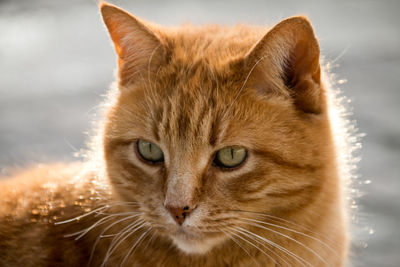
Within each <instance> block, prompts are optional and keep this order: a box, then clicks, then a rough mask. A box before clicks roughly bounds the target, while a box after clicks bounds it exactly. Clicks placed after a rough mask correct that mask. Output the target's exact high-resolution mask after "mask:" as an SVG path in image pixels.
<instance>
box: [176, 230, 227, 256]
mask: <svg viewBox="0 0 400 267" xmlns="http://www.w3.org/2000/svg"><path fill="white" fill-rule="evenodd" d="M171 239H172V242H173V243H174V245H175V246H176V247H177V248H178V249H180V250H181V251H182V252H184V253H186V254H206V253H207V252H209V251H210V250H211V249H212V248H214V247H215V246H217V245H219V244H221V243H222V242H223V241H224V240H225V238H224V236H222V235H221V236H212V237H196V236H193V235H189V234H185V233H179V234H175V235H172V236H171Z"/></svg>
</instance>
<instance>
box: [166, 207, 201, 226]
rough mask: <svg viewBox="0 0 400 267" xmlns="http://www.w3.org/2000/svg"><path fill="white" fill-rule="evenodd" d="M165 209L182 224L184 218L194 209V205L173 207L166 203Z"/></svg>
mask: <svg viewBox="0 0 400 267" xmlns="http://www.w3.org/2000/svg"><path fill="white" fill-rule="evenodd" d="M166 208H167V210H168V211H169V212H170V213H171V216H172V218H174V220H175V221H176V222H177V223H178V224H179V225H182V224H183V222H184V221H185V219H186V218H187V217H188V216H189V215H190V213H191V212H192V211H193V210H194V208H195V207H190V206H183V207H174V206H170V205H167V206H166Z"/></svg>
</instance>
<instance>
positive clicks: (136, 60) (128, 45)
mask: <svg viewBox="0 0 400 267" xmlns="http://www.w3.org/2000/svg"><path fill="white" fill-rule="evenodd" d="M100 11H101V15H102V17H103V20H104V23H105V25H106V26H107V29H108V32H109V33H110V36H111V39H112V40H113V42H114V45H115V50H116V52H117V55H118V68H119V82H120V83H121V84H127V83H135V81H141V79H142V78H143V77H146V78H147V75H150V74H151V73H152V72H155V70H154V69H155V68H156V66H157V65H159V64H160V61H161V60H162V59H163V57H164V56H165V47H164V46H163V44H162V42H161V40H160V39H159V38H158V37H157V35H156V33H154V32H153V31H152V30H151V29H150V27H148V26H147V25H145V23H144V22H143V21H141V20H140V19H138V18H136V17H134V16H133V15H131V14H129V13H128V12H126V11H124V10H122V9H120V8H118V7H116V6H114V5H111V4H108V3H105V2H101V3H100Z"/></svg>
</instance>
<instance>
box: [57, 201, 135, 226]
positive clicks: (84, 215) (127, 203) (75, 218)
mask: <svg viewBox="0 0 400 267" xmlns="http://www.w3.org/2000/svg"><path fill="white" fill-rule="evenodd" d="M133 204H139V203H138V202H122V201H119V202H113V203H109V204H106V205H104V206H101V207H99V208H96V209H94V210H92V211H89V212H87V213H85V214H82V215H79V216H77V217H74V218H71V219H68V220H65V221H60V222H55V223H54V225H59V224H66V223H70V222H73V221H79V220H80V219H82V218H85V217H87V216H89V215H91V214H93V213H98V212H99V211H102V210H105V209H108V208H111V207H114V206H122V205H126V206H128V205H133Z"/></svg>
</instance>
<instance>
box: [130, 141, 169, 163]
mask: <svg viewBox="0 0 400 267" xmlns="http://www.w3.org/2000/svg"><path fill="white" fill-rule="evenodd" d="M136 146H137V151H138V153H139V155H140V156H141V157H142V158H143V159H144V160H146V161H149V162H151V163H159V162H163V161H164V153H163V152H162V150H161V148H159V147H158V146H157V145H155V144H153V143H152V142H148V141H144V140H138V141H137V142H136Z"/></svg>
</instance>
